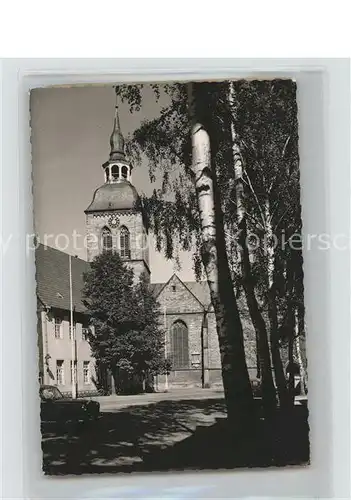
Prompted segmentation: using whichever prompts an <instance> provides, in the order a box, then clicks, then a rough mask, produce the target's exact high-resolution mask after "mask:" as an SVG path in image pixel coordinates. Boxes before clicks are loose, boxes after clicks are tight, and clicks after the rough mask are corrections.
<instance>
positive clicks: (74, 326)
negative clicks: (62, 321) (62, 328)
mask: <svg viewBox="0 0 351 500" xmlns="http://www.w3.org/2000/svg"><path fill="white" fill-rule="evenodd" d="M68 331H69V334H68V335H69V339H70V340H72V329H71V323H70V324H69V326H68ZM73 338H74V339H75V338H76V324H75V323H73Z"/></svg>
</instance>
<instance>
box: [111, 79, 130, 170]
mask: <svg viewBox="0 0 351 500" xmlns="http://www.w3.org/2000/svg"><path fill="white" fill-rule="evenodd" d="M115 92H116V104H115V120H114V123H113V130H112V134H111V137H110V146H111V152H110V161H116V160H123V161H125V160H126V157H125V152H124V137H123V135H122V132H121V125H120V123H119V115H118V96H117V86H116V87H115Z"/></svg>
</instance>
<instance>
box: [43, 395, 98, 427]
mask: <svg viewBox="0 0 351 500" xmlns="http://www.w3.org/2000/svg"><path fill="white" fill-rule="evenodd" d="M40 399H41V421H42V423H43V424H56V425H60V426H61V425H62V426H65V425H69V424H78V423H83V422H87V421H94V420H97V419H98V417H99V414H100V403H98V402H97V401H92V400H89V399H81V398H78V399H72V398H68V397H65V396H64V395H63V394H62V392H61V391H60V390H59V389H58V388H57V387H55V386H52V385H43V386H41V387H40Z"/></svg>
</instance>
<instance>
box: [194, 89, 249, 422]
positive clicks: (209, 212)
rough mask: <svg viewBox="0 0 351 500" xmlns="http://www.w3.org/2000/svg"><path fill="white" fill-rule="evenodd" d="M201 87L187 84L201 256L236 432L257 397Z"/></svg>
mask: <svg viewBox="0 0 351 500" xmlns="http://www.w3.org/2000/svg"><path fill="white" fill-rule="evenodd" d="M195 86H196V84H188V97H189V111H190V117H191V122H192V123H191V140H192V171H193V175H194V183H195V189H196V194H197V201H198V207H199V213H200V221H201V235H202V248H201V256H202V261H203V264H204V268H205V271H206V277H207V282H208V286H209V289H210V294H211V301H212V304H213V308H214V312H215V316H216V324H217V334H218V341H219V349H220V355H221V364H222V377H223V386H224V393H225V399H226V404H227V411H228V419H229V420H230V421H231V422H233V424H234V425H235V426H237V427H236V429H240V428H243V427H244V426H245V425H246V424H247V423H248V420H249V418H250V416H253V397H252V391H251V385H250V379H249V374H248V370H247V365H246V359H245V350H244V339H243V330H242V325H241V321H240V317H239V312H238V308H237V303H236V298H235V294H234V291H233V284H232V280H231V275H230V269H229V263H228V257H227V253H226V245H225V236H224V223H223V214H222V209H221V203H220V201H221V200H220V196H219V193H218V189H217V186H216V175H215V172H214V169H213V168H212V160H211V149H210V137H209V133H208V131H207V130H206V127H205V124H204V123H202V121H201V120H198V109H199V107H198V103H197V102H196V97H197V96H196V88H194V87H195Z"/></svg>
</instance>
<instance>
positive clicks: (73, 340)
mask: <svg viewBox="0 0 351 500" xmlns="http://www.w3.org/2000/svg"><path fill="white" fill-rule="evenodd" d="M68 257H69V307H70V322H69V328H70V333H71V350H72V352H71V354H72V372H71V373H72V376H71V378H72V399H76V398H77V394H78V384H77V380H76V336H75V333H74V323H73V321H74V318H73V293H72V288H73V285H72V255H69V256H68Z"/></svg>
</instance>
